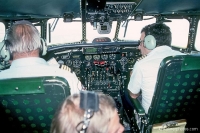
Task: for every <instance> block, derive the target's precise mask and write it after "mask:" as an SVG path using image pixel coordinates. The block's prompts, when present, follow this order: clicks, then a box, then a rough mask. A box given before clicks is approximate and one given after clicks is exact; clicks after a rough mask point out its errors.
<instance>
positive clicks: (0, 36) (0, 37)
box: [0, 22, 5, 42]
mask: <svg viewBox="0 0 200 133" xmlns="http://www.w3.org/2000/svg"><path fill="white" fill-rule="evenodd" d="M4 36H5V25H4V24H3V23H2V22H0V42H1V41H3V40H4Z"/></svg>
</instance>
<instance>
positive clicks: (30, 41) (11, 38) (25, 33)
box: [5, 24, 41, 54]
mask: <svg viewBox="0 0 200 133" xmlns="http://www.w3.org/2000/svg"><path fill="white" fill-rule="evenodd" d="M5 39H6V40H7V42H8V44H7V46H8V47H9V49H10V52H11V54H12V53H15V52H16V53H24V52H30V51H33V50H36V49H40V47H41V41H40V34H39V32H38V30H37V29H36V27H34V26H33V25H31V24H13V25H12V27H11V28H10V29H8V31H7V35H6V38H5Z"/></svg>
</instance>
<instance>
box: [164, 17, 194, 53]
mask: <svg viewBox="0 0 200 133" xmlns="http://www.w3.org/2000/svg"><path fill="white" fill-rule="evenodd" d="M169 20H171V22H166V23H165V24H166V25H168V26H169V27H170V29H171V32H172V43H171V45H172V46H174V47H177V48H183V49H185V48H186V47H187V44H188V34H189V26H190V24H189V21H188V20H186V19H169Z"/></svg>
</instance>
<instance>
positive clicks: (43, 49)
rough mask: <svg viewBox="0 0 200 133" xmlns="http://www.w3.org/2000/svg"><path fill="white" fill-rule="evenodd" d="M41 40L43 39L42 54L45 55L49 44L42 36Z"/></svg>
mask: <svg viewBox="0 0 200 133" xmlns="http://www.w3.org/2000/svg"><path fill="white" fill-rule="evenodd" d="M40 40H41V55H42V56H44V55H46V53H47V44H46V41H45V40H44V39H43V38H41V39H40Z"/></svg>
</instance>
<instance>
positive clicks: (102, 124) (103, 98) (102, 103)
mask: <svg viewBox="0 0 200 133" xmlns="http://www.w3.org/2000/svg"><path fill="white" fill-rule="evenodd" d="M98 97H99V110H98V111H96V112H94V114H93V115H92V117H91V118H90V123H89V125H88V128H87V133H100V132H102V133H122V132H123V131H124V127H123V126H122V125H121V124H120V121H119V116H118V114H117V110H116V105H115V102H114V100H113V98H112V97H110V96H108V95H105V94H98ZM80 101H81V95H80V94H73V95H70V96H69V97H68V98H67V99H66V100H65V101H64V102H63V104H62V106H61V107H60V108H58V110H57V112H56V113H55V115H54V118H53V120H52V124H51V131H50V132H51V133H66V132H67V133H68V132H69V133H76V132H77V130H78V131H80V129H81V128H82V125H83V124H81V123H83V120H84V112H85V111H84V110H83V109H81V108H80Z"/></svg>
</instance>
